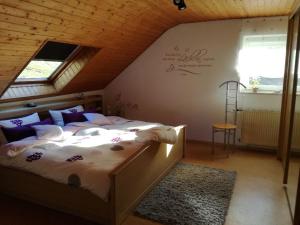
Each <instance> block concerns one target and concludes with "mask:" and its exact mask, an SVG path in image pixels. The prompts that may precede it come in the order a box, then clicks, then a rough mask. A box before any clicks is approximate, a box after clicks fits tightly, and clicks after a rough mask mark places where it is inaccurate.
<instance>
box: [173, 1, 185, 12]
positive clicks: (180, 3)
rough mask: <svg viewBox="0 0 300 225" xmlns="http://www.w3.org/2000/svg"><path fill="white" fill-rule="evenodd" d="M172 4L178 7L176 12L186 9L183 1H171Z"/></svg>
mask: <svg viewBox="0 0 300 225" xmlns="http://www.w3.org/2000/svg"><path fill="white" fill-rule="evenodd" d="M173 3H174V5H176V6H177V7H178V10H184V9H186V4H185V3H184V0H173Z"/></svg>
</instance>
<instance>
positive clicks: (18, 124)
mask: <svg viewBox="0 0 300 225" xmlns="http://www.w3.org/2000/svg"><path fill="white" fill-rule="evenodd" d="M10 122H11V123H13V124H15V125H17V127H21V126H22V124H23V120H20V119H15V120H11V121H10Z"/></svg>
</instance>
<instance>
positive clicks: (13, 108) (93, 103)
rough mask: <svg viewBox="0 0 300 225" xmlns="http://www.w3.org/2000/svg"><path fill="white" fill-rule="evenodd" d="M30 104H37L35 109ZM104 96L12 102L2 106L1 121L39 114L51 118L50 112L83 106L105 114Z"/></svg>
mask: <svg viewBox="0 0 300 225" xmlns="http://www.w3.org/2000/svg"><path fill="white" fill-rule="evenodd" d="M29 103H34V104H36V106H35V107H29V106H28V104H29ZM102 103H103V100H102V95H88V96H85V95H79V96H73V95H72V96H66V97H63V98H62V97H51V98H42V99H37V100H33V101H30V100H29V101H25V102H24V101H22V102H10V103H3V104H0V120H1V119H10V118H16V117H21V116H25V115H29V114H32V113H35V112H38V113H39V115H40V117H41V119H43V118H45V117H49V114H48V110H50V109H64V108H70V107H73V106H76V105H83V106H84V108H85V109H92V108H93V109H96V110H97V112H100V113H103V104H102Z"/></svg>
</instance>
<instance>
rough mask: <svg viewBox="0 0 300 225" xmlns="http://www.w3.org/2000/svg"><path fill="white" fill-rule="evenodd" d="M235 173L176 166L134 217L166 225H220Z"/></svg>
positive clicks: (145, 199) (142, 202)
mask: <svg viewBox="0 0 300 225" xmlns="http://www.w3.org/2000/svg"><path fill="white" fill-rule="evenodd" d="M235 178H236V172H231V171H225V170H221V169H214V168H209V167H204V166H199V165H192V164H185V163H178V164H177V165H176V166H175V167H174V168H173V169H172V170H171V172H170V173H169V174H168V175H167V176H166V177H165V178H163V179H162V180H161V181H160V183H159V184H158V185H157V186H155V187H154V188H153V190H152V191H150V192H149V194H148V195H147V196H146V197H145V198H144V199H143V200H142V201H141V203H140V204H139V205H138V207H137V208H136V210H135V211H136V213H137V215H139V216H142V217H144V218H146V219H151V220H154V221H157V222H159V223H162V224H166V225H223V224H224V223H225V217H226V214H227V210H228V207H229V203H230V199H231V194H232V191H233V187H234V183H235Z"/></svg>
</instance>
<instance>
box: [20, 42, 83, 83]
mask: <svg viewBox="0 0 300 225" xmlns="http://www.w3.org/2000/svg"><path fill="white" fill-rule="evenodd" d="M78 48H79V46H78V45H73V44H65V43H59V42H53V41H48V42H46V44H45V45H44V46H43V47H42V48H41V50H40V51H39V52H38V53H37V54H36V55H35V56H34V57H33V58H32V59H31V60H30V62H29V63H28V64H27V65H26V67H25V68H24V69H23V70H22V71H21V73H20V74H19V76H18V78H17V79H16V81H15V83H22V82H45V81H49V80H51V79H52V78H54V77H55V75H56V74H58V72H59V71H60V69H62V67H63V65H65V63H67V61H68V60H69V59H70V58H71V57H72V55H74V53H75V52H76V50H77V49H78Z"/></svg>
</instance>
